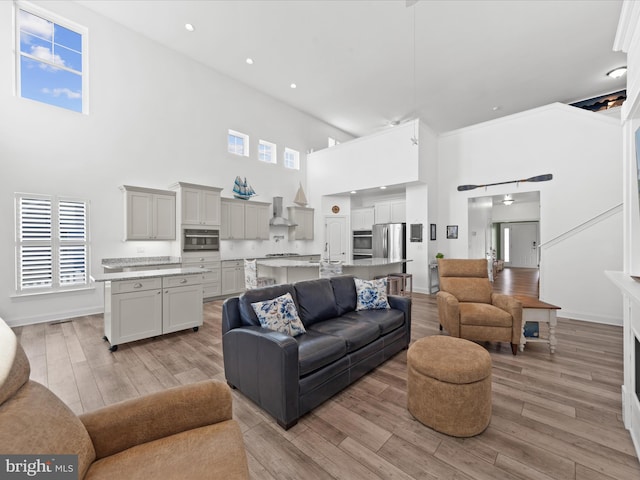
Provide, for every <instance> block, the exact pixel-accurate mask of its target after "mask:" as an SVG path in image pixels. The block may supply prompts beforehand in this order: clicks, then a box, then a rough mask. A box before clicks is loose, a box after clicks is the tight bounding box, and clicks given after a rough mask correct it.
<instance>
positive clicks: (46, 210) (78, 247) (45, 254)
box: [16, 193, 89, 293]
mask: <svg viewBox="0 0 640 480" xmlns="http://www.w3.org/2000/svg"><path fill="white" fill-rule="evenodd" d="M88 210H89V207H88V203H87V202H85V201H83V200H74V199H65V198H59V197H54V196H49V195H31V194H21V193H19V194H16V220H17V229H16V256H17V258H16V268H17V272H16V291H17V292H18V293H36V292H43V291H45V292H46V291H58V290H67V289H74V288H79V287H84V286H86V285H87V284H88V282H89V239H88V237H89V235H88V215H89V213H88Z"/></svg>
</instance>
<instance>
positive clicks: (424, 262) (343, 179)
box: [308, 120, 437, 293]
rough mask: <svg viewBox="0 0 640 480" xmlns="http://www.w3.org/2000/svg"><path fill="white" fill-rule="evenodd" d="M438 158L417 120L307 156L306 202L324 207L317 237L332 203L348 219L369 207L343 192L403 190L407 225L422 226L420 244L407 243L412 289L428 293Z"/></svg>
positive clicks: (433, 140) (319, 244) (320, 239)
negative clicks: (358, 209) (352, 211)
mask: <svg viewBox="0 0 640 480" xmlns="http://www.w3.org/2000/svg"><path fill="white" fill-rule="evenodd" d="M412 137H417V138H418V145H414V144H413V142H412V141H411V138H412ZM436 155H437V137H436V135H435V133H434V132H433V130H431V128H429V127H428V126H427V125H425V124H422V123H420V121H419V120H414V121H411V122H407V123H405V124H403V125H400V126H397V127H395V128H390V129H388V130H384V131H381V132H378V133H375V134H373V135H369V136H366V137H361V138H358V139H355V140H351V141H349V142H345V143H342V144H340V145H337V146H335V147H332V148H328V149H325V150H321V151H317V152H314V153H312V154H310V155H309V156H308V161H309V163H308V175H309V179H310V182H309V183H310V185H309V197H308V198H309V200H310V201H311V202H314V203H321V204H322V205H323V211H322V215H316V232H321V231H323V230H322V229H323V228H324V227H323V223H322V222H323V221H324V215H331V210H330V208H331V205H333V204H334V203H335V202H339V203H337V204H338V205H339V206H340V207H341V213H340V214H342V213H344V212H346V215H350V208H351V205H352V204H353V206H354V207H355V206H358V207H359V206H362V205H365V206H366V204H367V203H368V204H370V202H368V201H367V202H365V203H363V201H362V200H361V199H353V200H350V199H349V198H348V197H347V198H344V197H343V196H342V194H343V193H344V192H349V191H351V190H361V189H368V188H376V187H379V186H381V185H387V186H392V185H405V200H406V205H407V207H406V214H407V217H406V218H407V225H409V224H411V223H422V224H423V225H424V226H425V229H426V230H425V236H424V239H425V241H424V242H423V243H413V244H412V243H410V242H408V243H407V258H410V259H412V262H410V263H408V264H407V272H408V273H412V274H413V280H414V284H413V288H414V290H415V291H417V292H422V293H428V262H429V258H430V257H434V256H435V252H432V253H431V254H430V243H431V242H429V241H428V238H429V230H428V228H429V212H430V203H431V202H432V198H435V193H434V192H435V190H436V185H437V158H436ZM393 196H397V194H393ZM377 198H378V199H382V198H386V197H385V196H382V195H381V196H379V197H377ZM389 198H390V197H389ZM340 199H342V200H340ZM340 202H342V203H340ZM345 209H349V210H345ZM408 228H409V227H407V229H408ZM348 231H349V232H350V228H348ZM349 242H350V239H349ZM314 243H315V244H316V250H317V249H322V248H323V245H324V236H323V235H316V239H315V242H314Z"/></svg>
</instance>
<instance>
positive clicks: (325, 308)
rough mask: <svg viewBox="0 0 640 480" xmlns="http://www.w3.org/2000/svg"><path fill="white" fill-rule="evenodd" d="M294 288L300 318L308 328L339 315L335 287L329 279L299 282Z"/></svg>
mask: <svg viewBox="0 0 640 480" xmlns="http://www.w3.org/2000/svg"><path fill="white" fill-rule="evenodd" d="M293 287H294V289H295V291H296V298H297V300H298V309H299V312H300V318H301V319H302V323H304V325H305V326H306V327H309V326H310V325H313V324H314V323H317V322H321V321H323V320H327V319H328V318H333V317H336V316H337V315H338V309H337V308H336V299H335V297H334V296H333V287H332V286H331V281H330V280H329V279H328V278H320V279H318V280H306V281H304V282H298V283H296V284H295V285H294V286H293Z"/></svg>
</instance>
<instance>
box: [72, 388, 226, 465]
mask: <svg viewBox="0 0 640 480" xmlns="http://www.w3.org/2000/svg"><path fill="white" fill-rule="evenodd" d="M231 414H232V400H231V392H230V390H229V387H228V386H227V385H225V384H224V383H222V382H216V381H213V380H206V381H203V382H198V383H194V384H190V385H183V386H180V387H175V388H170V389H168V390H163V391H160V392H157V393H152V394H150V395H145V396H143V397H138V398H133V399H131V400H125V401H123V402H119V403H115V404H113V405H109V406H107V407H103V408H100V409H98V410H95V411H93V412H89V413H85V414H82V415H80V420H81V421H82V423H83V424H84V426H85V427H86V429H87V431H88V432H89V436H90V437H91V440H92V442H93V446H94V448H95V451H96V459H99V458H103V457H108V456H110V455H113V454H115V453H118V452H121V451H124V450H126V449H128V448H131V447H133V446H135V445H140V444H143V443H147V442H151V441H153V440H157V439H160V438H164V437H168V436H170V435H173V434H176V433H180V432H185V431H187V430H192V429H194V428H199V427H203V426H206V425H212V424H215V423H218V422H222V421H225V420H231Z"/></svg>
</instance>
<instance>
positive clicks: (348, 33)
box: [78, 0, 626, 136]
mask: <svg viewBox="0 0 640 480" xmlns="http://www.w3.org/2000/svg"><path fill="white" fill-rule="evenodd" d="M78 3H80V4H82V5H84V6H86V7H88V8H91V9H93V10H95V11H97V12H99V13H101V14H103V15H105V16H107V17H110V18H112V19H114V20H115V21H117V22H119V23H122V24H124V25H125V26H127V27H129V28H131V29H133V30H136V31H138V32H140V33H142V34H143V35H146V36H147V37H150V38H152V39H154V40H156V41H158V42H160V43H162V44H165V45H167V46H170V47H171V48H173V49H175V50H177V51H179V52H182V53H184V54H185V55H188V56H189V57H192V58H194V59H196V60H198V61H199V62H202V63H204V64H206V65H209V66H211V68H213V69H215V70H217V71H219V72H222V73H224V74H226V75H228V76H230V77H232V78H234V79H236V80H238V81H240V82H243V83H245V84H247V85H250V86H252V87H254V88H256V89H258V90H261V91H263V92H264V93H266V94H268V95H271V96H273V97H275V98H277V99H279V100H282V101H283V102H285V103H288V104H290V105H292V106H294V107H296V108H298V109H300V110H302V111H305V112H307V113H309V114H311V115H313V116H315V117H317V118H319V119H322V120H324V121H325V122H327V123H329V124H332V125H334V126H336V127H338V128H340V129H342V130H344V131H346V132H348V133H351V134H353V135H356V136H361V135H366V134H369V133H373V132H375V131H377V130H379V129H381V128H386V126H387V125H388V124H389V122H391V121H400V122H402V121H406V120H409V119H412V118H416V117H419V118H421V119H422V120H423V121H425V122H426V123H427V124H428V125H430V126H431V127H432V128H434V129H435V130H436V131H438V132H444V131H449V130H453V129H456V128H460V127H464V126H468V125H472V124H475V123H479V122H482V121H486V120H490V119H493V118H497V117H501V116H504V115H508V114H512V113H516V112H520V111H523V110H527V109H530V108H534V107H537V106H541V105H546V104H548V103H552V102H564V103H570V102H573V101H577V100H583V99H587V98H591V97H594V96H598V95H601V94H604V93H610V92H614V91H617V90H621V89H623V88H625V84H626V77H623V78H622V79H619V80H612V79H610V78H608V77H606V76H605V73H606V72H608V71H609V70H612V69H613V68H615V67H618V66H620V65H625V64H626V56H625V55H624V54H622V53H620V52H613V51H612V46H613V42H614V38H615V33H616V28H617V24H618V17H619V15H620V10H621V5H622V1H621V0H519V1H513V0H511V1H507V0H496V1H493V0H480V1H478V0H457V1H450V0H442V1H441V0H420V1H418V2H417V3H415V2H414V1H409V2H406V1H405V0H290V1H284V0H235V1H226V0H216V1H206V0H197V1H188V0H181V1H168V0H162V1H157V0H141V1H138V0H127V1H120V0H78ZM407 4H410V5H411V4H413V6H409V7H407ZM187 22H188V23H192V24H193V25H194V26H195V28H196V30H195V31H194V32H192V33H190V32H187V31H186V30H185V28H184V24H185V23H187ZM414 23H415V29H414ZM414 38H415V49H414ZM247 57H251V58H253V59H254V61H255V63H254V64H253V65H248V64H247V63H246V62H245V59H246V58H247ZM414 58H415V62H414ZM414 71H415V82H414ZM292 82H295V83H296V84H297V88H296V89H291V88H290V87H289V85H290V84H291V83H292ZM494 107H498V109H497V110H494Z"/></svg>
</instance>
